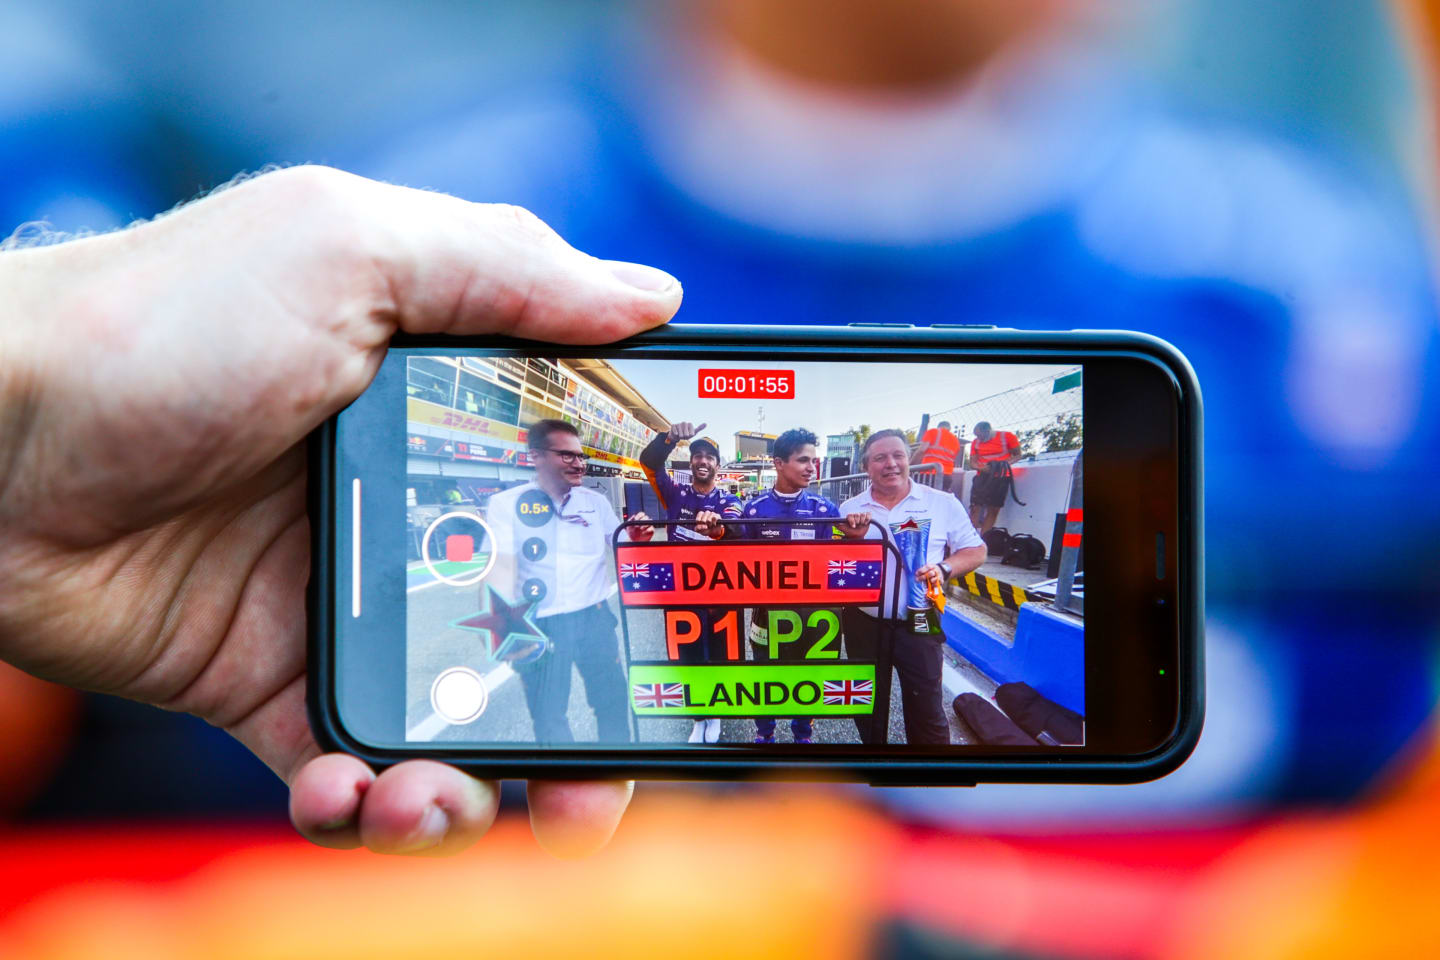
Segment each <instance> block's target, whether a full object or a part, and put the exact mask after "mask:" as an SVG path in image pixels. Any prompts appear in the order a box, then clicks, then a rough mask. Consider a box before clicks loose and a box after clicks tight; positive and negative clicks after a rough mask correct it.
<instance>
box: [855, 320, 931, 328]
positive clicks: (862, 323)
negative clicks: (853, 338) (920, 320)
mask: <svg viewBox="0 0 1440 960" xmlns="http://www.w3.org/2000/svg"><path fill="white" fill-rule="evenodd" d="M845 326H847V327H869V328H871V329H875V328H877V327H878V328H879V329H881V330H914V329H915V324H913V323H885V322H881V321H879V320H856V321H854V322H853V323H847V324H845Z"/></svg>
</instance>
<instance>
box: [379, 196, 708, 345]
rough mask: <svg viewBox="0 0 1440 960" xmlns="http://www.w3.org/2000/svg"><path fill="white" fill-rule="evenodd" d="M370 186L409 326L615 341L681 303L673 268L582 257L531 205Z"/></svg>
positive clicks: (386, 264)
mask: <svg viewBox="0 0 1440 960" xmlns="http://www.w3.org/2000/svg"><path fill="white" fill-rule="evenodd" d="M355 179H357V180H361V178H355ZM361 183H363V184H365V185H366V188H367V189H368V190H370V191H373V192H374V193H375V194H377V195H378V196H377V199H376V200H374V201H373V203H374V205H373V207H372V210H373V211H375V213H376V214H378V215H379V216H380V218H381V222H382V223H384V224H386V226H387V227H388V228H389V231H388V232H389V233H390V238H389V239H390V240H391V242H390V243H387V244H385V245H384V247H385V248H387V249H389V250H391V251H392V253H391V254H390V255H389V256H388V257H382V270H384V271H385V273H386V279H387V281H388V285H389V289H390V291H391V293H392V296H393V297H394V319H395V321H396V322H397V323H398V325H399V326H400V328H401V329H402V330H405V331H406V332H409V333H449V334H475V333H499V334H507V335H510V336H516V337H523V338H526V339H530V340H545V341H550V342H554V343H607V342H610V341H614V340H619V339H621V338H623V337H627V336H630V335H631V334H635V333H639V332H640V331H642V330H648V329H649V328H651V327H656V326H659V325H660V324H663V323H665V322H666V321H668V320H669V319H670V318H671V317H672V316H674V314H675V311H676V310H678V309H679V307H680V298H681V289H680V284H679V282H678V281H676V279H675V278H674V277H672V276H670V275H669V274H668V273H665V272H664V271H662V270H658V269H656V268H654V267H650V266H646V265H644V264H638V263H627V262H624V261H616V260H600V259H597V258H595V257H592V256H589V255H588V254H585V253H582V252H580V251H579V250H576V249H575V248H574V247H572V246H570V245H569V244H568V243H566V242H565V241H564V240H562V239H561V238H560V235H559V234H557V233H556V232H555V231H554V230H552V229H550V227H548V226H547V225H546V224H545V223H544V222H543V221H541V220H540V218H539V217H537V216H535V215H534V214H533V213H531V212H530V211H528V210H526V209H524V208H523V207H516V206H511V205H508V204H486V203H469V202H467V201H464V200H460V199H458V198H456V197H450V196H445V195H443V194H436V193H427V192H424V191H419V190H410V189H407V188H404V187H393V186H389V185H386V184H380V183H375V182H373V181H365V180H361ZM397 241H398V242H397Z"/></svg>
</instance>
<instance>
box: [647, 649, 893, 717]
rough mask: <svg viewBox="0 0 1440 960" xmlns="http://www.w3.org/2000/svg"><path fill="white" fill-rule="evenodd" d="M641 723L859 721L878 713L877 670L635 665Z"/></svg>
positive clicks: (866, 666)
mask: <svg viewBox="0 0 1440 960" xmlns="http://www.w3.org/2000/svg"><path fill="white" fill-rule="evenodd" d="M630 705H631V707H632V709H633V710H634V711H635V715H636V716H639V717H854V716H869V715H870V714H872V713H874V711H875V664H873V663H851V662H844V661H841V662H838V663H827V664H817V663H807V664H759V663H746V664H743V665H741V664H735V665H733V666H731V665H719V666H717V665H712V664H686V665H679V664H668V663H667V664H634V665H633V666H631V667H630Z"/></svg>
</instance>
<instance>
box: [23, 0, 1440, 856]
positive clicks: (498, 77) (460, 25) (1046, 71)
mask: <svg viewBox="0 0 1440 960" xmlns="http://www.w3.org/2000/svg"><path fill="white" fill-rule="evenodd" d="M1412 50H1413V45H1412V43H1411V42H1410V41H1409V39H1407V37H1406V35H1405V34H1404V32H1403V30H1402V29H1401V27H1400V23H1399V21H1398V19H1397V17H1396V14H1395V11H1394V10H1392V9H1391V8H1390V7H1389V6H1387V5H1385V4H1375V3H1362V2H1338V0H1326V2H1317V0H1305V2H1302V0H1276V2H1272V3H1266V4H1254V3H1242V2H1239V0H1157V2H1151V3H1145V4H1141V3H1137V2H1117V3H1109V4H1090V3H1080V2H1068V3H1066V2H1053V0H1023V2H1014V3H1003V2H983V0H954V2H950V3H928V2H921V0H905V2H895V3H891V4H884V5H881V4H870V3H863V2H859V0H831V2H829V3H819V2H812V0H804V2H800V0H797V2H795V3H790V4H773V3H764V2H747V0H733V2H732V0H715V2H713V3H698V2H697V3H683V4H681V3H676V4H670V3H658V2H657V3H649V4H646V3H609V4H598V3H582V2H574V3H564V2H535V0H531V2H526V3H498V2H496V3H485V4H471V3H463V2H458V0H455V2H443V0H430V2H411V3H407V4H403V5H402V4H389V3H379V2H373V0H349V2H338V0H318V2H311V3H305V4H295V3H280V2H272V0H249V2H245V3H240V2H229V0H216V2H208V3H205V4H192V3H180V2H172V0H152V2H149V3H146V4H143V5H128V4H126V5H114V4H98V3H84V2H77V0H46V2H43V3H41V2H29V0H12V2H10V3H7V4H5V5H4V6H3V7H0V235H3V234H5V233H8V232H10V231H12V230H19V231H22V232H24V231H25V230H33V229H34V228H33V227H26V226H24V225H25V224H28V223H31V222H34V221H47V222H48V223H49V224H51V225H52V226H53V228H55V229H58V230H62V231H84V230H108V229H113V228H116V227H120V226H123V225H124V224H126V223H128V222H130V221H132V220H134V219H136V218H144V217H150V216H154V215H156V214H158V213H160V212H162V211H164V210H166V209H167V208H169V207H171V206H173V205H174V204H176V203H179V202H183V201H185V200H187V199H190V198H192V197H194V196H196V195H197V194H199V193H201V192H203V191H204V190H206V189H209V188H211V187H214V186H215V185H217V184H220V183H222V182H224V181H225V180H227V179H228V178H230V177H231V176H232V175H234V174H236V173H237V172H240V171H246V170H253V169H256V168H258V167H260V166H262V165H264V164H267V163H301V162H319V163H328V164H333V165H336V166H340V167H344V168H346V169H349V170H353V171H355V172H358V173H362V174H365V175H368V176H374V177H380V178H384V179H387V180H391V181H394V182H399V183H405V184H409V185H412V186H421V187H431V188H435V189H439V190H444V191H448V192H453V193H455V194H458V195H460V196H463V197H466V198H468V199H472V200H480V201H502V200H503V201H507V202H514V203H520V204H523V205H525V206H528V207H530V208H531V209H532V210H534V211H535V212H536V213H537V214H539V215H540V216H541V217H542V218H544V219H545V220H547V221H548V222H549V223H551V224H552V225H553V226H555V227H556V229H557V230H559V231H560V232H561V234H562V235H564V236H565V237H566V238H567V239H568V240H570V241H571V242H572V243H574V244H575V245H576V246H578V247H580V248H581V249H584V250H586V251H588V252H590V253H593V254H595V255H597V256H600V257H605V258H613V259H624V260H638V261H644V262H648V263H653V264H655V265H657V266H660V267H662V268H664V269H666V270H669V271H670V272H672V273H674V274H675V275H676V276H678V277H679V278H680V279H681V281H682V282H683V283H684V285H685V288H686V300H685V305H684V307H683V308H682V311H681V313H680V315H679V317H678V318H677V321H678V322H721V323H723V322H780V323H845V322H850V321H855V320H889V321H896V320H898V321H910V322H916V323H929V322H934V321H951V322H955V321H959V322H990V321H995V322H1001V323H1004V324H1006V325H1011V326H1019V327H1032V328H1046V329H1056V328H1070V327H1077V328H1097V327H1098V328H1115V327H1121V328H1130V329H1136V330H1143V331H1148V332H1150V333H1154V334H1157V335H1159V336H1161V337H1164V338H1166V339H1168V340H1170V341H1172V342H1173V343H1175V344H1176V345H1177V346H1179V347H1180V348H1181V349H1182V350H1183V351H1184V352H1185V353H1186V354H1187V355H1188V356H1189V357H1190V358H1191V360H1192V361H1193V363H1194V365H1195V367H1196V369H1197V371H1198V374H1199V377H1200V381H1201V383H1202V385H1203V388H1204V391H1205V399H1206V407H1207V437H1206V461H1207V464H1206V485H1207V486H1206V493H1207V508H1206V509H1207V537H1208V546H1209V553H1208V562H1207V576H1208V580H1209V586H1210V594H1209V610H1210V632H1209V677H1208V683H1209V694H1210V705H1209V715H1208V720H1207V728H1206V732H1205V735H1204V738H1203V739H1202V742H1201V747H1200V749H1199V751H1198V752H1197V754H1196V756H1195V758H1194V759H1193V760H1192V761H1191V762H1190V763H1189V764H1188V765H1187V766H1186V767H1185V768H1183V769H1182V770H1181V771H1180V772H1179V773H1177V774H1176V775H1174V776H1172V777H1170V778H1168V779H1166V780H1164V781H1161V782H1159V783H1157V784H1153V785H1147V786H1144V787H1136V788H1034V787H1026V788H1023V789H1020V788H1007V787H986V788H982V789H979V790H975V791H887V792H885V793H884V794H883V795H882V797H881V800H882V802H883V803H885V804H886V805H888V806H889V807H890V808H891V809H893V810H895V811H897V812H899V813H901V814H903V815H906V816H918V817H922V818H929V819H933V820H937V821H940V822H943V823H947V824H967V825H980V826H988V825H1000V826H1005V827H1017V828H1022V829H1028V828H1037V829H1057V828H1058V829H1063V828H1065V826H1066V825H1073V824H1077V823H1078V824H1088V825H1096V824H1102V825H1103V824H1116V825H1120V824H1125V825H1131V826H1133V825H1135V824H1136V823H1195V822H1209V821H1214V820H1217V819H1225V818H1231V817H1236V816H1245V815H1248V814H1250V813H1253V812H1255V811H1259V810H1270V809H1275V808H1277V807H1281V808H1284V807H1290V806H1294V805H1304V804H1329V803H1336V802H1344V801H1347V800H1349V799H1351V798H1354V797H1356V796H1357V795H1359V794H1361V793H1362V792H1363V791H1364V790H1366V788H1367V787H1368V786H1369V785H1371V784H1373V783H1374V782H1376V778H1377V777H1379V776H1381V775H1382V773H1383V772H1384V771H1385V770H1386V769H1387V766H1388V765H1390V764H1392V763H1394V762H1396V758H1397V757H1400V756H1402V755H1403V750H1404V747H1405V745H1406V744H1407V743H1409V742H1410V741H1411V740H1412V737H1413V736H1414V735H1415V734H1416V732H1417V731H1419V730H1421V729H1422V728H1423V727H1424V726H1425V724H1426V722H1427V718H1428V717H1429V715H1430V713H1431V711H1432V709H1433V706H1434V703H1435V698H1436V685H1435V679H1434V678H1435V669H1434V667H1435V663H1434V659H1435V640H1436V636H1437V626H1440V614H1437V605H1436V603H1435V599H1434V597H1435V595H1436V593H1437V592H1440V591H1437V590H1436V586H1437V573H1436V571H1437V563H1436V559H1435V551H1436V546H1435V544H1436V541H1437V537H1440V497H1437V496H1436V495H1435V491H1436V489H1437V488H1436V482H1435V479H1434V478H1435V474H1436V471H1437V469H1440V420H1437V412H1440V377H1437V376H1436V372H1437V367H1440V356H1437V350H1436V347H1437V343H1436V330H1437V328H1436V320H1437V314H1436V306H1435V304H1436V298H1435V289H1434V277H1433V273H1432V257H1433V250H1432V239H1433V237H1432V234H1433V223H1432V208H1431V202H1432V196H1433V182H1434V169H1435V166H1434V157H1433V150H1432V143H1431V133H1432V130H1431V125H1432V118H1431V113H1430V106H1429V102H1428V96H1427V95H1426V89H1427V88H1426V84H1425V82H1424V80H1423V78H1422V76H1421V75H1420V73H1419V71H1418V61H1417V60H1416V57H1415V55H1414V54H1413V52H1412ZM279 226H280V225H277V228H279ZM81 711H82V712H81V713H80V715H79V719H78V722H77V723H78V725H77V734H76V736H75V737H74V739H73V740H72V741H71V742H70V744H69V746H68V747H67V748H66V749H67V751H68V752H67V753H66V755H65V758H64V759H63V762H61V763H60V765H59V767H58V769H56V770H55V771H54V772H53V774H52V773H47V774H46V776H45V777H43V778H40V779H37V780H36V781H35V782H33V783H31V784H30V786H29V788H28V789H29V790H30V793H29V795H28V797H27V799H26V800H25V803H24V804H23V811H24V812H23V816H24V817H26V818H29V819H32V820H39V819H53V818H76V817H97V816H99V817H113V816H167V817H170V816H176V815H182V814H183V815H196V816H214V815H218V814H224V815H235V814H245V815H247V816H267V817H282V816H283V811H284V791H283V788H282V787H281V785H280V784H279V783H278V782H276V781H275V780H274V778H273V777H272V776H271V774H270V773H269V772H268V771H267V770H265V769H264V768H263V767H261V766H260V765H259V764H258V763H256V762H254V761H253V760H252V759H250V758H249V757H248V756H247V755H245V754H244V752H243V751H242V750H241V749H240V748H239V747H238V746H236V745H234V744H232V743H231V742H230V741H229V740H228V739H227V738H226V737H225V736H224V735H223V734H220V733H218V732H216V731H213V730H211V729H209V728H208V727H206V726H205V725H204V724H202V723H200V722H198V721H193V720H190V719H188V718H182V717H175V716H170V715H164V714H160V713H159V712H158V711H152V710H149V709H148V708H141V707H137V706H133V705H129V704H124V703H120V702H117V701H112V700H104V699H101V698H90V699H87V701H86V702H85V704H84V705H83V707H82V708H81ZM176 757H185V758H187V759H186V763H185V767H184V769H178V768H177V765H176V763H175V762H174V758H176ZM1137 818H1138V819H1137Z"/></svg>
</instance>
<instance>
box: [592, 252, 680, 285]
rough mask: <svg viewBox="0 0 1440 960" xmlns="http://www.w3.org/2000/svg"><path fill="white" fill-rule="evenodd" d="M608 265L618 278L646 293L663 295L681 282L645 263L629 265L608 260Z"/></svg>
mask: <svg viewBox="0 0 1440 960" xmlns="http://www.w3.org/2000/svg"><path fill="white" fill-rule="evenodd" d="M606 263H608V264H609V266H610V272H611V273H613V274H615V276H616V277H617V278H619V279H620V280H621V281H623V282H625V283H628V284H629V285H630V286H632V287H634V288H635V289H637V290H644V291H645V292H646V293H663V292H664V291H666V290H669V289H670V288H671V287H673V286H675V285H676V284H677V283H678V282H679V281H677V280H676V279H675V278H674V277H672V276H670V274H668V273H666V272H665V271H664V270H657V269H655V268H654V267H650V266H646V265H645V264H643V263H627V262H626V261H624V260H607V261H606Z"/></svg>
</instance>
